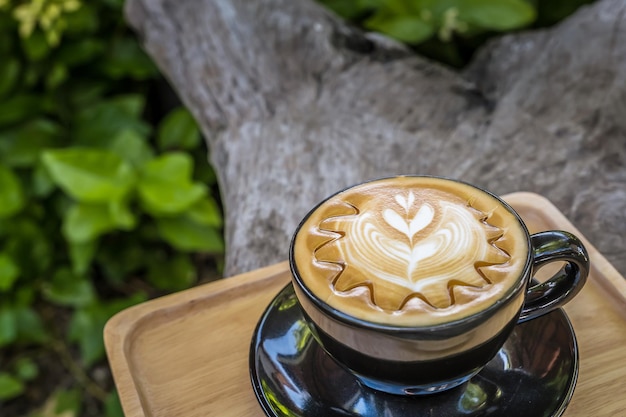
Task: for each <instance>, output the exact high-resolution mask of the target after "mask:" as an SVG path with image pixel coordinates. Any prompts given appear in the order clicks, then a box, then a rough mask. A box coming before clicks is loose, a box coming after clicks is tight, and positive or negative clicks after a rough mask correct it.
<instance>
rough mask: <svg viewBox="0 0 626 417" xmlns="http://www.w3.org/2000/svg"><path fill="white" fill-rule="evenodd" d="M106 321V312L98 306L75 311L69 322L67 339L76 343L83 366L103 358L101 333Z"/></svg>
mask: <svg viewBox="0 0 626 417" xmlns="http://www.w3.org/2000/svg"><path fill="white" fill-rule="evenodd" d="M106 320H107V314H106V311H105V310H104V309H103V308H102V307H101V306H99V305H96V306H93V307H91V308H87V309H81V310H78V311H76V312H75V313H74V315H73V316H72V319H71V320H70V327H69V334H68V339H69V340H70V341H71V342H76V343H78V346H79V348H80V353H81V357H82V360H83V363H84V364H85V366H90V365H92V364H93V363H94V362H96V361H97V360H99V359H102V358H103V357H104V339H103V337H102V331H103V330H104V324H105V323H106Z"/></svg>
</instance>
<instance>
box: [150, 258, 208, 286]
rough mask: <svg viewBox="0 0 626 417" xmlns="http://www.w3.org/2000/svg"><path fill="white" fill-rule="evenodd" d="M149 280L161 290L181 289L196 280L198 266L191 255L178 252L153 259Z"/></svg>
mask: <svg viewBox="0 0 626 417" xmlns="http://www.w3.org/2000/svg"><path fill="white" fill-rule="evenodd" d="M147 278H148V282H150V283H151V284H152V285H154V286H155V287H156V288H158V289H160V290H166V291H180V290H184V289H187V288H189V287H191V286H192V285H193V284H194V283H195V282H196V268H195V267H194V265H193V264H192V263H191V260H190V259H189V256H187V255H184V254H176V255H173V256H170V257H167V258H165V259H154V258H153V259H152V262H150V268H149V269H148V277H147Z"/></svg>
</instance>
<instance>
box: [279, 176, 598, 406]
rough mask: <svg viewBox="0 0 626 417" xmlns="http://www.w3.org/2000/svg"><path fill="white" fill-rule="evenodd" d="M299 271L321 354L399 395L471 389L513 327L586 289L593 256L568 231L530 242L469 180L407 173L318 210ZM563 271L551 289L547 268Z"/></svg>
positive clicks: (295, 255)
mask: <svg viewBox="0 0 626 417" xmlns="http://www.w3.org/2000/svg"><path fill="white" fill-rule="evenodd" d="M289 262H290V268H291V272H292V282H293V287H294V291H295V294H296V297H297V299H298V302H299V304H300V307H301V308H302V311H303V316H304V318H305V320H306V322H307V325H308V326H309V328H310V329H311V331H312V333H313V335H314V337H315V339H316V340H317V342H318V343H319V344H320V346H321V347H322V348H323V350H324V351H325V352H326V353H327V354H328V355H330V356H331V357H332V358H334V359H335V360H336V361H337V362H338V363H339V364H341V365H342V366H344V367H345V368H347V369H348V370H349V372H350V373H352V374H353V375H354V376H355V378H356V380H357V381H359V382H360V383H361V384H363V385H365V386H367V387H370V388H373V389H375V390H379V391H383V392H387V393H391V394H399V395H425V394H432V393H437V392H441V391H444V390H447V389H451V388H454V387H456V386H458V385H461V384H463V383H465V382H466V381H468V380H469V379H470V378H472V377H473V376H474V375H476V374H477V373H478V372H479V371H480V370H481V369H482V368H483V366H485V365H486V364H487V363H488V362H489V361H490V360H491V359H492V358H493V357H494V356H495V355H496V354H497V352H498V351H499V350H500V348H501V347H502V345H503V344H504V342H505V341H506V339H507V338H508V336H509V335H510V334H511V332H512V330H513V328H514V327H515V326H516V325H517V324H518V323H521V322H523V321H526V320H532V319H534V318H536V317H539V316H542V315H544V314H546V313H549V312H550V311H552V310H554V309H556V308H559V307H561V306H562V305H564V304H565V303H567V302H568V301H570V300H571V299H572V298H573V297H574V296H575V295H576V294H577V293H578V292H579V291H580V289H581V288H582V287H583V285H584V283H585V280H586V278H587V274H588V270H589V256H588V254H587V251H586V249H585V248H584V246H583V244H582V243H581V242H580V240H579V239H578V238H577V237H575V236H574V235H572V234H571V233H568V232H565V231H546V232H541V233H537V234H533V235H531V234H529V232H528V230H527V228H526V226H525V225H524V222H523V221H522V219H521V218H520V216H519V215H518V214H517V213H516V212H515V210H513V208H511V207H510V206H509V205H508V204H507V203H506V202H505V201H503V200H502V199H500V198H499V197H497V196H496V195H494V194H492V193H490V192H488V191H485V190H483V189H480V188H478V187H476V186H473V185H470V184H467V183H465V182H462V181H457V180H452V179H446V178H440V177H429V176H398V177H393V178H383V179H378V180H373V181H369V182H365V183H362V184H358V185H355V186H353V187H350V188H348V189H345V190H343V191H340V192H338V193H336V194H334V195H332V196H330V197H328V198H327V199H325V200H324V201H322V202H321V203H320V204H318V205H317V206H316V207H315V208H313V209H312V210H311V211H310V212H309V213H308V214H307V215H306V216H305V218H304V219H303V220H302V222H301V223H300V224H299V226H298V227H297V229H296V231H295V233H294V236H293V239H292V241H291V245H290V251H289ZM553 262H558V263H559V264H562V267H561V269H560V270H559V271H558V272H556V273H554V274H553V275H552V276H551V277H550V278H548V279H546V280H545V281H543V282H542V283H538V282H536V281H535V280H534V279H533V276H534V274H535V272H536V271H537V270H538V269H539V268H541V267H542V266H544V265H546V264H549V263H553Z"/></svg>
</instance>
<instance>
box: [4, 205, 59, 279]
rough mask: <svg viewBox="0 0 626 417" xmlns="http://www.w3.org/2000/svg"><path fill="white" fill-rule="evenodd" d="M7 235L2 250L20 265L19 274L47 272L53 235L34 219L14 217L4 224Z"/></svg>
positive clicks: (25, 275)
mask: <svg viewBox="0 0 626 417" xmlns="http://www.w3.org/2000/svg"><path fill="white" fill-rule="evenodd" d="M6 227H7V231H6V232H7V233H8V237H7V238H6V240H5V243H4V252H5V253H6V254H8V255H9V256H10V257H11V258H12V259H13V262H15V263H16V264H17V265H19V267H20V276H23V277H37V276H39V275H41V274H46V275H47V274H48V268H49V267H50V263H51V261H52V256H53V252H54V251H53V248H52V245H53V243H52V241H51V239H54V236H53V235H52V234H51V233H47V232H45V231H44V230H43V228H42V224H41V223H40V222H38V221H37V220H36V219H31V218H25V217H24V216H17V217H14V218H13V219H12V220H11V221H10V222H9V223H8V225H7V226H6Z"/></svg>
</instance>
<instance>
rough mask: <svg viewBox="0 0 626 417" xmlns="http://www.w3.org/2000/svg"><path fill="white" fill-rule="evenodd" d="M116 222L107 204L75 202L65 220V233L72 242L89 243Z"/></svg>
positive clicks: (111, 227) (110, 228) (114, 225)
mask: <svg viewBox="0 0 626 417" xmlns="http://www.w3.org/2000/svg"><path fill="white" fill-rule="evenodd" d="M115 228H116V224H115V221H114V219H113V216H111V212H110V210H109V207H108V206H107V205H105V204H75V205H74V206H73V207H72V208H70V210H69V211H68V212H67V215H66V216H65V219H64V220H63V235H64V236H65V238H66V239H67V241H68V242H71V243H87V242H90V241H93V240H95V239H97V238H98V237H100V235H103V234H105V233H107V232H110V231H112V230H115Z"/></svg>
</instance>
